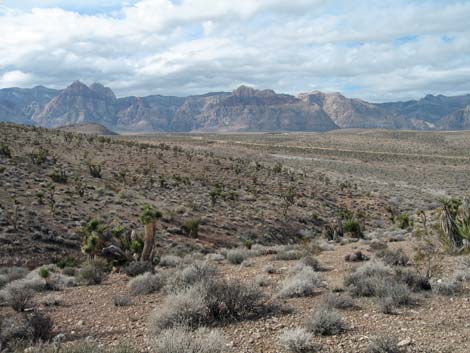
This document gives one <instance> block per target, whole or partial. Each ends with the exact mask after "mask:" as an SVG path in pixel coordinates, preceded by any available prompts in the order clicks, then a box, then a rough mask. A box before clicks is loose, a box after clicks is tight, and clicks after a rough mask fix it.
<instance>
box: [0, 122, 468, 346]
mask: <svg viewBox="0 0 470 353" xmlns="http://www.w3.org/2000/svg"><path fill="white" fill-rule="evenodd" d="M469 135H470V134H469V133H465V132H458V133H416V132H395V131H361V130H358V131H341V132H332V133H325V134H303V133H299V134H294V133H292V134H227V135H219V134H191V135H190V134H154V135H132V136H116V137H114V136H113V137H104V136H87V135H82V134H76V133H70V132H61V131H55V130H46V129H40V128H32V127H24V126H19V125H13V124H0V163H1V164H0V207H1V210H0V212H1V213H0V244H1V247H0V263H1V265H2V267H1V268H0V304H1V307H0V351H2V352H3V351H5V352H10V351H12V352H15V351H16V352H25V351H26V352H67V353H84V352H87V353H88V352H90V353H91V352H109V353H111V352H114V353H115V352H121V353H129V352H155V353H173V352H175V353H179V352H181V353H183V352H185V353H186V352H201V353H204V352H208V353H209V352H210V353H217V352H247V353H248V352H273V353H274V352H282V353H287V352H293V353H297V352H372V353H375V352H376V353H382V352H384V353H386V352H392V353H393V352H427V353H429V352H435V353H438V352H439V353H440V352H449V353H450V352H462V353H464V352H469V351H470V339H469V336H470V300H469V295H468V293H469V284H468V283H469V280H470V260H469V259H468V255H467V254H468V239H470V236H469V229H470V216H469V214H468V204H467V203H466V202H465V199H464V196H465V193H466V192H467V190H468V189H469V188H468V186H469V185H468V183H469V179H468V177H467V176H468V169H469V167H470V164H469V159H470V152H469V151H470V150H469V148H468V147H470V146H469V145H470V139H469V137H470V136H469ZM458 200H461V201H462V202H459V201H458Z"/></svg>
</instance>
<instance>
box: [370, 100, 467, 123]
mask: <svg viewBox="0 0 470 353" xmlns="http://www.w3.org/2000/svg"><path fill="white" fill-rule="evenodd" d="M467 105H470V94H466V95H463V96H455V97H447V96H443V95H438V96H433V95H432V94H428V95H427V96H426V97H424V98H422V99H419V100H411V101H407V102H394V103H382V104H377V106H379V107H381V108H383V109H385V110H386V111H388V112H391V113H396V114H401V115H404V116H407V117H408V119H413V118H414V119H419V120H424V121H427V122H430V123H432V124H435V125H439V123H440V121H441V120H442V119H443V118H445V117H446V116H447V115H449V114H451V113H452V112H454V111H456V110H460V109H463V108H465V107H466V106H467Z"/></svg>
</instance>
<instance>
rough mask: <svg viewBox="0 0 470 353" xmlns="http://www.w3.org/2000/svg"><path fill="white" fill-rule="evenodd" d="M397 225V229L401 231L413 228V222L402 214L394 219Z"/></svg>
mask: <svg viewBox="0 0 470 353" xmlns="http://www.w3.org/2000/svg"><path fill="white" fill-rule="evenodd" d="M396 221H397V223H398V227H400V228H401V229H408V228H411V227H412V226H413V221H412V220H411V219H410V216H408V215H407V214H406V213H402V214H401V215H399V216H398V217H397V219H396Z"/></svg>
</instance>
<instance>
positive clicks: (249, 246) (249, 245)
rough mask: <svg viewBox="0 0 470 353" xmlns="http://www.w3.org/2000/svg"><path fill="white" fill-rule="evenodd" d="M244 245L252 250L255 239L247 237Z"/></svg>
mask: <svg viewBox="0 0 470 353" xmlns="http://www.w3.org/2000/svg"><path fill="white" fill-rule="evenodd" d="M243 245H245V248H246V249H247V250H251V248H252V247H253V240H250V239H247V240H245V241H244V242H243Z"/></svg>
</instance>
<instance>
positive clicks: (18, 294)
mask: <svg viewBox="0 0 470 353" xmlns="http://www.w3.org/2000/svg"><path fill="white" fill-rule="evenodd" d="M33 297H34V290H32V289H31V288H27V287H24V286H22V285H21V284H20V283H17V282H12V283H11V285H10V286H8V288H7V289H6V300H7V303H8V305H9V306H10V307H11V308H12V309H13V310H15V311H24V310H25V309H27V308H29V307H31V306H32V305H33Z"/></svg>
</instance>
